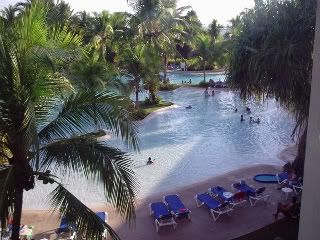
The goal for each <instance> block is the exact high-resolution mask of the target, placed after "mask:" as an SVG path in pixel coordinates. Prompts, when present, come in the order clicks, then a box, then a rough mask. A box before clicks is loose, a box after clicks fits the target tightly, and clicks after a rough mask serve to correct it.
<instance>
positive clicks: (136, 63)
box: [121, 44, 147, 107]
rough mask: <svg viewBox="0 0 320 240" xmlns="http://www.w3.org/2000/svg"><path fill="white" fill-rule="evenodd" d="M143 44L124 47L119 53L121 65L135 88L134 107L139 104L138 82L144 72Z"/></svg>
mask: <svg viewBox="0 0 320 240" xmlns="http://www.w3.org/2000/svg"><path fill="white" fill-rule="evenodd" d="M143 51H144V46H143V45H142V44H139V45H137V46H135V47H134V48H132V47H130V48H129V47H128V48H126V49H125V50H124V51H123V52H122V55H121V59H122V61H121V66H122V68H123V69H124V71H125V73H126V75H128V76H129V78H130V80H129V81H130V83H131V84H132V85H133V86H134V89H135V98H136V107H138V106H139V91H140V83H141V81H142V79H143V77H144V76H145V73H146V67H147V66H146V65H145V61H144V59H143V57H144V55H143Z"/></svg>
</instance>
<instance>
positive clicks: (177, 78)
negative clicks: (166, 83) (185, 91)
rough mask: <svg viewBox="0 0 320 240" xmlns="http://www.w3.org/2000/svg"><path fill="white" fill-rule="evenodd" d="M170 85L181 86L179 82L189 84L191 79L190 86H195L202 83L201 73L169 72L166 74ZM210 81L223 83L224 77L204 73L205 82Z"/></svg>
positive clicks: (217, 74)
mask: <svg viewBox="0 0 320 240" xmlns="http://www.w3.org/2000/svg"><path fill="white" fill-rule="evenodd" d="M167 78H169V80H170V83H175V84H181V81H183V82H185V81H187V82H189V80H190V79H191V82H192V84H197V83H199V82H201V81H203V72H192V73H190V72H169V73H167ZM210 79H212V80H213V81H215V82H217V81H222V82H223V81H225V75H224V74H220V73H206V81H207V82H208V81H209V80H210Z"/></svg>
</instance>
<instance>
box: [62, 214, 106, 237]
mask: <svg viewBox="0 0 320 240" xmlns="http://www.w3.org/2000/svg"><path fill="white" fill-rule="evenodd" d="M96 215H97V216H98V217H99V218H100V219H101V220H102V221H103V222H105V223H108V214H107V212H96ZM56 233H57V234H58V237H59V236H60V234H62V233H71V236H70V237H68V239H75V238H76V225H74V224H70V223H69V221H68V219H67V218H66V217H62V219H61V222H60V226H59V228H58V229H57V231H56ZM103 239H107V230H105V232H104V233H103Z"/></svg>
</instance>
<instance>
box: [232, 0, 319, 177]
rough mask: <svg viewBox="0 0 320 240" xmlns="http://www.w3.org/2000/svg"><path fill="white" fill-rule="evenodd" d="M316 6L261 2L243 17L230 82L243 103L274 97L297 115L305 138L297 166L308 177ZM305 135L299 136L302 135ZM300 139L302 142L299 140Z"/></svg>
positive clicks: (297, 3) (235, 47)
mask: <svg viewBox="0 0 320 240" xmlns="http://www.w3.org/2000/svg"><path fill="white" fill-rule="evenodd" d="M315 6H316V1H314V0H310V1H304V0H298V1H280V2H278V1H271V2H266V3H265V2H262V1H256V6H255V7H254V8H253V9H250V10H248V11H247V12H246V13H244V14H243V15H242V16H241V24H239V23H238V24H237V26H238V28H240V29H239V30H240V31H238V35H237V36H234V43H233V51H232V55H231V62H230V67H229V69H228V79H229V81H230V83H231V84H233V86H234V87H236V88H239V89H240V90H241V94H242V96H243V98H245V99H248V98H250V97H252V96H256V95H257V96H259V97H261V98H262V99H264V98H266V97H269V96H270V97H275V99H276V100H277V101H279V102H280V104H281V105H282V106H284V107H286V108H287V109H288V110H289V111H290V112H292V113H293V114H294V115H295V118H296V126H295V128H294V130H293V136H294V134H295V133H298V135H299V136H300V141H299V150H298V156H297V158H296V159H295V161H294V166H295V168H296V170H297V171H298V174H299V175H302V174H303V165H304V155H305V144H306V134H307V132H306V131H307V121H308V114H309V113H308V110H309V101H310V87H311V70H312V62H313V58H312V50H313V41H314V31H315ZM297 130H300V131H297ZM299 136H298V137H299Z"/></svg>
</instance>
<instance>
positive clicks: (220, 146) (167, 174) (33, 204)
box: [24, 88, 294, 208]
mask: <svg viewBox="0 0 320 240" xmlns="http://www.w3.org/2000/svg"><path fill="white" fill-rule="evenodd" d="M202 92H203V90H201V89H198V88H179V89H177V90H175V91H170V92H161V93H160V95H161V96H162V97H163V98H164V99H166V100H169V101H172V102H174V103H175V104H176V107H174V108H171V109H168V110H165V111H162V112H157V113H155V114H153V115H152V116H150V117H148V118H146V119H145V120H143V121H142V122H141V124H140V128H139V132H140V141H141V153H140V154H135V153H131V154H132V159H133V160H134V162H135V165H136V168H135V171H136V173H137V177H138V179H139V182H140V184H141V186H140V188H139V189H142V190H141V191H140V193H139V197H144V196H148V195H150V194H153V193H158V192H160V191H168V192H169V191H170V190H172V189H174V188H176V187H180V186H184V185H189V184H193V183H196V182H199V181H202V180H205V179H207V178H209V177H212V176H216V175H220V174H223V173H225V172H228V171H231V170H234V169H238V168H240V167H242V166H247V165H254V164H277V165H279V164H282V162H281V160H279V159H278V158H277V154H278V153H279V152H280V151H281V150H283V149H284V147H285V145H286V144H289V143H291V138H290V134H291V130H292V127H293V125H294V121H293V119H292V118H291V117H290V116H289V115H288V113H287V112H286V111H284V110H282V109H281V108H279V107H278V106H277V104H276V102H275V101H274V100H268V101H267V102H266V103H258V102H249V103H248V104H244V103H243V102H242V101H241V100H240V97H239V93H237V92H233V91H229V90H225V89H223V90H216V94H215V96H214V97H212V96H210V97H204V95H203V94H202ZM188 105H192V109H186V108H185V107H186V106H188ZM246 106H249V107H250V108H251V111H252V114H251V115H250V116H253V117H254V118H257V117H259V118H260V119H261V123H260V124H250V123H249V122H248V119H249V115H248V114H247V113H246V112H245V107H246ZM235 108H238V112H237V113H235V112H234V109H235ZM241 114H243V115H244V117H245V119H246V121H245V122H240V115H241ZM149 156H151V157H152V159H155V164H153V165H149V166H146V161H147V158H148V157H149ZM64 181H65V183H67V188H69V189H70V190H71V191H72V192H73V193H74V194H75V195H76V196H78V197H79V198H80V199H81V200H83V201H84V202H86V203H94V202H103V196H102V195H101V193H100V192H101V190H100V189H98V188H97V186H95V185H94V184H88V183H87V182H86V181H85V180H84V179H83V178H81V177H79V176H69V177H66V178H64ZM40 186H41V187H39V188H37V189H36V190H35V191H30V192H27V193H26V194H25V205H24V206H25V207H26V208H40V207H41V206H44V205H43V202H44V201H43V199H44V197H45V195H44V194H45V193H48V192H49V187H50V186H48V185H40ZM202 190H203V189H202Z"/></svg>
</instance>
